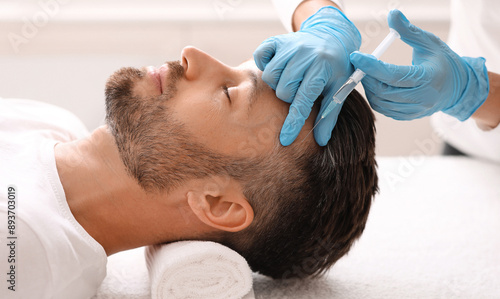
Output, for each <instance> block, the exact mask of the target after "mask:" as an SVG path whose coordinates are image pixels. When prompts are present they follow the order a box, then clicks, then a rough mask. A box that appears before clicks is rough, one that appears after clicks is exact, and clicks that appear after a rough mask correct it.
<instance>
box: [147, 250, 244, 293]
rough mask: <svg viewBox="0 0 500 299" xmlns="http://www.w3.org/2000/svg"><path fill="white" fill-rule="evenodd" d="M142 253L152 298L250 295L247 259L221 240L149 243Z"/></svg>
mask: <svg viewBox="0 0 500 299" xmlns="http://www.w3.org/2000/svg"><path fill="white" fill-rule="evenodd" d="M145 255H146V263H147V267H148V271H149V277H150V279H151V298H153V299H159V298H186V299H187V298H207V299H209V298H217V299H222V298H243V297H245V298H249V297H253V289H252V271H251V270H250V267H249V266H248V263H247V262H246V260H245V259H244V258H243V257H242V256H241V255H239V254H238V253H237V252H235V251H233V250H231V249H229V248H228V247H226V246H223V245H221V244H218V243H214V242H208V241H207V242H205V241H180V242H174V243H171V244H167V245H154V246H148V247H147V249H146V251H145ZM248 294H250V295H248Z"/></svg>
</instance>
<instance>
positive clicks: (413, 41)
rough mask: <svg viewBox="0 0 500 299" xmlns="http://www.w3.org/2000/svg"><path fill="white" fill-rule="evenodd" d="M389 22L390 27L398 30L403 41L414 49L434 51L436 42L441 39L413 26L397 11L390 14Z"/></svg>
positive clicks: (394, 10)
mask: <svg viewBox="0 0 500 299" xmlns="http://www.w3.org/2000/svg"><path fill="white" fill-rule="evenodd" d="M387 20H388V22H389V27H391V28H393V29H394V30H396V31H397V32H398V33H399V35H401V40H402V41H404V42H405V43H407V44H408V45H409V46H411V47H412V48H417V49H425V50H432V49H434V48H435V46H436V42H437V41H439V38H438V37H436V36H435V35H434V34H430V33H429V32H427V31H425V30H422V29H420V28H418V27H417V26H415V25H413V24H411V23H410V21H408V19H407V18H406V17H405V15H404V14H403V13H402V12H401V11H399V10H397V9H393V10H391V11H390V12H389V15H388V16H387Z"/></svg>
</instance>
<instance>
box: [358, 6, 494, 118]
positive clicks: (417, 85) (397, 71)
mask: <svg viewBox="0 0 500 299" xmlns="http://www.w3.org/2000/svg"><path fill="white" fill-rule="evenodd" d="M388 20H389V26H390V27H391V28H394V29H395V30H396V31H398V32H399V34H400V35H401V40H402V41H404V42H405V43H407V44H408V45H410V46H411V47H413V61H412V65H411V66H398V65H392V64H387V63H384V62H382V61H380V60H377V59H376V58H375V57H373V56H371V55H367V54H363V53H360V52H354V53H352V54H351V57H350V58H351V62H352V64H353V65H354V66H355V67H356V68H359V69H361V70H362V71H363V72H365V73H366V76H365V77H364V78H363V80H362V83H363V87H364V88H365V92H366V96H367V97H368V101H369V102H370V105H371V107H372V108H373V109H374V110H376V111H378V112H380V113H382V114H384V115H386V116H388V117H391V118H394V119H397V120H412V119H416V118H421V117H424V116H429V115H431V114H433V113H435V112H437V111H443V112H445V113H447V114H449V115H451V116H453V117H455V118H457V119H459V120H461V121H464V120H466V119H467V118H469V117H470V116H471V115H472V114H473V113H474V112H475V111H476V109H477V108H479V106H481V105H482V104H483V103H484V101H485V100H486V98H487V97H488V92H489V83H488V74H487V70H486V66H485V60H484V58H470V57H460V56H458V55H457V54H456V53H455V52H453V51H452V50H451V49H450V48H449V47H448V46H447V45H446V44H445V43H444V42H443V41H441V40H440V39H439V38H438V37H437V36H435V35H434V34H432V33H430V32H427V31H424V30H422V29H420V28H418V27H416V26H415V25H413V24H410V22H409V21H408V19H407V18H406V17H405V16H404V15H403V13H401V12H400V11H399V10H393V11H391V12H390V13H389V16H388Z"/></svg>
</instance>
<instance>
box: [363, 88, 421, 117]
mask: <svg viewBox="0 0 500 299" xmlns="http://www.w3.org/2000/svg"><path fill="white" fill-rule="evenodd" d="M365 92H366V97H367V98H368V102H369V103H370V106H371V107H372V109H373V110H375V111H377V112H378V113H380V114H383V115H385V116H387V117H390V118H392V119H395V120H412V119H416V118H420V117H422V115H421V109H420V108H419V107H418V105H417V104H414V103H397V102H390V101H386V100H384V99H382V98H380V97H378V96H377V95H375V94H373V93H372V92H370V91H366V90H365Z"/></svg>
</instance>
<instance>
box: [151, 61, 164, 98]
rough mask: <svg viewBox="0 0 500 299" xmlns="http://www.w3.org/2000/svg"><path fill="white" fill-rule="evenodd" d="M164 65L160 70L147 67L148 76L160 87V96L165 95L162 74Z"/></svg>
mask: <svg viewBox="0 0 500 299" xmlns="http://www.w3.org/2000/svg"><path fill="white" fill-rule="evenodd" d="M163 66H164V65H162V66H161V67H160V69H157V68H155V67H153V66H148V67H147V73H148V76H150V77H151V78H152V79H153V80H154V83H155V84H156V86H157V87H158V90H159V91H160V94H162V93H163V82H162V81H163V80H162V78H163V77H164V74H162V71H161V69H162V68H163Z"/></svg>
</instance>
